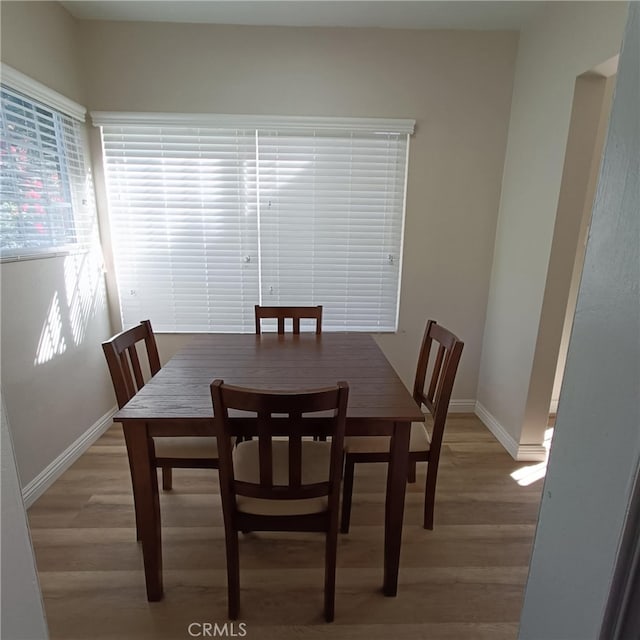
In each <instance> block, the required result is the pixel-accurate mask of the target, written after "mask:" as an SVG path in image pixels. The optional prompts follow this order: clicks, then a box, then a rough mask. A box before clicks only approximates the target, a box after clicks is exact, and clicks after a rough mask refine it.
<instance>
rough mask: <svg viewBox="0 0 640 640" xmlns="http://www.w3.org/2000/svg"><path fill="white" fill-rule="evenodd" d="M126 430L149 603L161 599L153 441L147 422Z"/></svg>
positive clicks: (160, 556)
mask: <svg viewBox="0 0 640 640" xmlns="http://www.w3.org/2000/svg"><path fill="white" fill-rule="evenodd" d="M123 427H124V437H125V441H126V443H127V452H128V454H129V463H130V467H131V479H132V483H133V495H134V504H135V508H136V522H137V523H138V526H139V528H140V531H139V535H140V540H141V541H142V557H143V560H144V575H145V582H146V585H147V600H149V602H154V601H157V600H161V599H162V540H161V536H160V498H159V496H158V476H157V473H156V468H155V465H154V464H153V442H152V441H151V438H150V437H149V434H148V430H147V425H146V423H145V422H144V421H135V422H134V421H128V422H127V423H126V424H124V425H123Z"/></svg>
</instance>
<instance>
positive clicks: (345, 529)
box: [340, 454, 356, 533]
mask: <svg viewBox="0 0 640 640" xmlns="http://www.w3.org/2000/svg"><path fill="white" fill-rule="evenodd" d="M355 466H356V465H355V462H354V461H353V459H352V458H351V457H349V454H347V455H346V456H345V463H344V486H343V488H342V519H341V524H340V531H341V533H349V523H350V521H351V497H352V494H353V475H354V470H355Z"/></svg>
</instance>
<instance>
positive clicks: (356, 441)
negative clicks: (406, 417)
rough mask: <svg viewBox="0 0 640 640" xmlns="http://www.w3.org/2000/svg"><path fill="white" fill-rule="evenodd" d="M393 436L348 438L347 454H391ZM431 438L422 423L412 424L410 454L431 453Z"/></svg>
mask: <svg viewBox="0 0 640 640" xmlns="http://www.w3.org/2000/svg"><path fill="white" fill-rule="evenodd" d="M390 445H391V436H347V437H346V438H345V439H344V450H345V452H346V453H389V448H390ZM430 446H431V436H430V435H429V433H428V432H427V430H426V428H425V426H424V424H423V423H422V422H412V423H411V436H410V440H409V452H410V453H417V452H418V451H429V447H430Z"/></svg>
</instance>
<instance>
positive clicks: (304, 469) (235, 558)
mask: <svg viewBox="0 0 640 640" xmlns="http://www.w3.org/2000/svg"><path fill="white" fill-rule="evenodd" d="M348 395H349V387H348V385H347V384H346V382H338V383H337V385H336V386H335V387H329V388H324V389H315V390H308V391H262V390H256V389H245V388H242V387H233V386H230V385H226V384H224V382H223V381H222V380H215V381H214V382H213V383H212V384H211V398H212V401H213V411H214V424H215V431H216V437H217V438H218V450H219V452H220V466H219V475H220V494H221V497H222V510H223V514H224V528H225V538H226V549H227V586H228V607H229V618H230V619H232V620H235V619H236V618H237V617H238V614H239V609H240V567H239V553H238V551H239V550H238V531H243V532H247V531H318V532H323V533H324V534H325V540H326V542H325V579H324V617H325V620H326V621H327V622H331V621H333V618H334V612H335V578H336V551H337V537H338V517H339V503H340V481H341V476H342V455H343V450H342V446H343V440H344V429H345V418H346V411H347V399H348ZM230 410H240V411H242V412H249V413H243V414H241V415H242V417H238V416H237V415H236V416H235V418H234V417H233V414H232V415H231V419H230V415H229V411H230ZM319 412H329V415H328V416H327V415H325V414H322V415H318V414H319ZM238 436H241V437H243V438H253V439H250V440H246V441H244V442H240V443H239V444H236V445H235V447H234V446H233V438H234V437H238ZM306 436H323V437H325V438H326V437H327V436H331V441H330V442H319V441H314V440H310V439H309V438H308V437H306ZM283 562H286V558H283Z"/></svg>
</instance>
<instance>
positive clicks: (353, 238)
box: [258, 131, 407, 331]
mask: <svg viewBox="0 0 640 640" xmlns="http://www.w3.org/2000/svg"><path fill="white" fill-rule="evenodd" d="M406 155H407V135H406V134H404V135H403V134H372V133H355V132H354V133H351V134H344V133H341V134H339V135H338V134H331V133H330V132H303V133H300V134H297V135H295V134H291V133H279V132H277V131H274V132H270V133H268V132H262V131H261V132H259V134H258V165H259V167H260V179H259V192H260V239H261V247H262V252H261V268H262V302H263V304H266V305H295V304H310V305H315V304H322V305H323V306H324V317H323V329H324V330H334V331H340V330H342V331H346V330H349V331H372V330H373V331H393V330H395V328H396V316H397V308H398V295H399V286H398V285H399V276H400V271H399V269H400V262H401V260H400V252H401V246H402V222H403V211H404V186H405V170H406V167H405V164H406Z"/></svg>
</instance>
